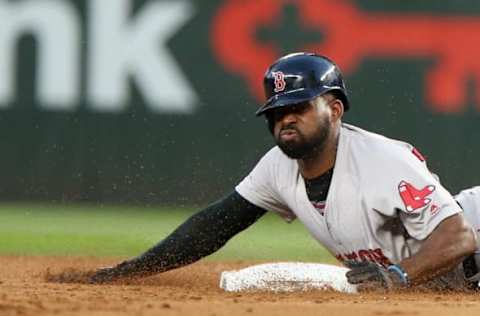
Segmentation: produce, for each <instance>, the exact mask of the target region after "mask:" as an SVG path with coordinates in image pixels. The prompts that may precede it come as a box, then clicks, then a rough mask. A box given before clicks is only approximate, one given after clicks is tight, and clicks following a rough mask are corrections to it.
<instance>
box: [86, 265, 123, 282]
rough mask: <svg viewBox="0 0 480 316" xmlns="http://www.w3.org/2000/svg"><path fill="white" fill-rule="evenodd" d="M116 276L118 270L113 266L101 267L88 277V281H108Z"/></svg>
mask: <svg viewBox="0 0 480 316" xmlns="http://www.w3.org/2000/svg"><path fill="white" fill-rule="evenodd" d="M117 278H118V272H117V271H116V270H115V267H106V268H101V269H98V270H97V271H95V273H94V274H93V275H92V276H91V277H90V278H89V280H88V282H89V283H108V282H112V281H114V280H115V279H117Z"/></svg>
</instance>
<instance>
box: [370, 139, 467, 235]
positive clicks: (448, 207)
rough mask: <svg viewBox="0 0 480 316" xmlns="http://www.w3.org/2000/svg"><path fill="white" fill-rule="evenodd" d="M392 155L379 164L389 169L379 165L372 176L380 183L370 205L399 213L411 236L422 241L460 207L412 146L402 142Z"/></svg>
mask: <svg viewBox="0 0 480 316" xmlns="http://www.w3.org/2000/svg"><path fill="white" fill-rule="evenodd" d="M392 154H393V155H389V156H387V159H389V162H386V161H383V163H381V164H379V165H386V166H388V169H384V170H382V168H378V169H377V171H376V172H375V177H374V178H372V179H371V180H372V183H375V182H376V183H379V184H380V186H379V187H378V191H377V194H376V198H375V202H374V203H373V204H374V205H373V208H374V209H375V210H376V211H378V212H380V213H383V214H384V215H387V216H391V217H394V216H399V218H400V220H401V222H402V223H403V225H404V227H405V229H406V231H407V232H408V234H409V235H410V236H412V237H413V238H415V239H417V240H424V239H426V238H427V237H428V236H429V235H430V234H431V233H432V232H433V230H434V229H435V228H436V227H437V226H438V225H439V224H440V223H441V222H442V221H443V220H445V219H446V218H448V217H450V216H453V215H455V214H457V213H460V212H462V210H461V208H460V207H459V205H458V204H457V203H456V202H455V200H454V198H453V197H452V195H451V194H450V193H449V192H448V191H447V190H446V189H445V188H444V187H443V186H442V185H441V184H440V182H439V181H438V177H436V176H435V175H434V174H432V173H431V172H430V171H429V169H428V167H427V165H426V162H425V160H424V159H423V157H422V156H420V157H419V156H418V153H417V151H416V149H415V148H413V147H412V146H410V145H409V144H402V145H400V146H398V148H396V150H394V151H392ZM380 181H381V182H380ZM381 183H384V184H385V185H382V184H381ZM378 193H380V194H378Z"/></svg>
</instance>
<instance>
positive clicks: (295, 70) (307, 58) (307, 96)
mask: <svg viewBox="0 0 480 316" xmlns="http://www.w3.org/2000/svg"><path fill="white" fill-rule="evenodd" d="M263 86H264V89H265V96H266V98H267V102H266V103H265V104H264V105H263V106H261V107H260V109H258V111H257V112H256V115H257V116H259V115H262V114H265V113H266V112H267V111H269V110H271V109H275V108H280V107H285V106H289V105H294V104H298V103H301V102H305V101H309V100H312V99H314V98H315V97H318V96H320V95H322V94H325V93H327V92H333V93H336V95H337V97H338V98H339V99H340V100H342V102H343V106H344V109H345V111H347V110H348V109H349V107H350V105H349V102H348V97H347V90H346V88H345V82H344V81H343V77H342V73H341V72H340V69H339V68H338V66H337V65H335V63H334V62H332V61H331V60H330V59H328V58H327V57H324V56H320V55H316V54H311V53H295V54H290V55H287V56H284V57H282V58H280V59H278V60H277V61H276V62H274V63H273V64H272V65H271V66H270V67H269V68H268V70H267V72H266V73H265V77H264V80H263Z"/></svg>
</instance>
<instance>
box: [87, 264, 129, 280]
mask: <svg viewBox="0 0 480 316" xmlns="http://www.w3.org/2000/svg"><path fill="white" fill-rule="evenodd" d="M134 271H135V268H134V267H133V264H131V263H130V262H129V261H124V262H122V263H120V264H118V265H116V266H114V267H106V268H101V269H98V270H97V271H96V272H95V273H94V274H93V275H92V276H91V277H90V278H89V283H109V282H113V281H116V280H118V279H121V278H125V277H128V276H129V275H130V274H132V273H133V272H134Z"/></svg>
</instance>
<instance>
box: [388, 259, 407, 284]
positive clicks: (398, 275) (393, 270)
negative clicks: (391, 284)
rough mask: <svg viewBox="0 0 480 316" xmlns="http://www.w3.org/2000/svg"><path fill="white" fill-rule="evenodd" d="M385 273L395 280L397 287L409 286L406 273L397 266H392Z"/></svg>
mask: <svg viewBox="0 0 480 316" xmlns="http://www.w3.org/2000/svg"><path fill="white" fill-rule="evenodd" d="M387 271H388V272H389V273H390V275H391V276H392V277H393V278H394V279H395V281H396V282H395V283H397V285H400V286H403V287H408V286H410V279H409V277H408V273H407V272H406V271H405V270H404V269H403V268H402V267H401V266H400V265H398V264H392V265H390V266H388V267H387Z"/></svg>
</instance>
